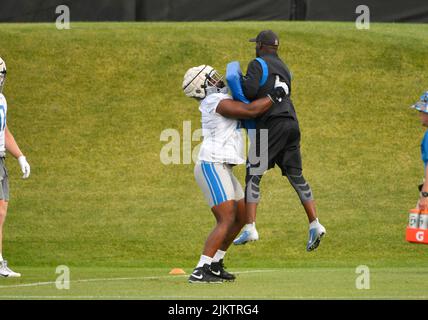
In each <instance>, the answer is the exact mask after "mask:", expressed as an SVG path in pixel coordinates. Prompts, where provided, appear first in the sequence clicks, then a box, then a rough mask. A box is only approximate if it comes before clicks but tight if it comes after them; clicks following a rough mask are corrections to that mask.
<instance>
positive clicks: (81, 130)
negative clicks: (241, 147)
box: [0, 22, 428, 299]
mask: <svg viewBox="0 0 428 320" xmlns="http://www.w3.org/2000/svg"><path fill="white" fill-rule="evenodd" d="M71 27H72V29H71V30H57V29H56V28H55V26H54V24H0V39H1V48H0V56H2V57H3V58H4V59H5V61H6V63H7V65H8V78H7V82H6V88H5V90H4V93H5V95H6V97H7V99H8V103H9V110H8V126H9V128H10V129H11V131H12V132H13V133H14V134H15V137H16V139H17V141H18V142H19V143H20V146H21V148H22V149H23V151H24V152H25V153H26V156H27V158H28V161H29V162H30V164H31V165H32V175H31V177H30V179H29V180H28V181H23V180H21V179H20V172H19V168H18V165H17V163H16V161H14V160H13V159H12V158H11V157H9V159H8V160H7V163H8V168H9V173H10V181H11V183H10V185H11V202H10V205H9V215H8V218H7V222H6V226H5V241H4V251H3V255H4V256H5V257H6V258H7V259H8V261H9V264H10V265H11V266H13V267H14V268H15V269H17V271H21V272H22V273H23V275H24V276H23V278H21V279H19V280H15V279H0V296H1V297H3V298H31V297H34V298H37V297H40V298H43V297H54V296H64V298H73V297H74V298H76V297H77V298H79V297H80V298H96V297H99V298H102V297H103V296H104V297H112V298H116V297H117V298H121V297H129V298H133V297H134V298H143V299H144V298H145V299H155V298H168V297H170V298H172V299H174V298H177V299H178V298H180V297H183V298H185V297H188V298H195V299H196V298H198V297H199V298H204V297H211V298H225V299H226V298H231V297H242V298H251V297H258V298H269V299H270V298H271V299H286V298H339V297H348V298H380V297H385V298H393V297H395V298H411V297H414V298H422V299H426V297H427V292H428V283H427V282H428V280H427V272H428V269H427V253H428V246H425V245H415V244H409V243H407V242H406V241H405V239H404V237H405V227H406V225H407V217H408V215H407V212H408V209H410V208H412V207H413V206H414V204H415V202H416V199H417V196H418V193H417V189H416V186H417V184H418V183H420V181H421V178H422V176H423V169H422V162H421V160H420V148H419V143H420V139H421V137H422V135H423V133H424V129H423V128H422V127H421V125H420V122H419V119H418V116H417V113H416V112H415V111H412V110H410V109H409V108H408V107H409V106H410V105H411V104H412V103H414V102H415V101H416V100H417V99H418V97H419V96H420V94H421V93H422V92H423V91H425V90H427V89H428V78H427V75H426V63H427V59H428V55H427V52H428V43H427V41H426V39H427V36H428V26H427V25H423V24H372V25H371V28H370V30H357V29H356V28H355V25H354V24H352V23H321V22H317V23H311V22H293V23H291V22H271V23H264V22H227V23H221V22H213V23H72V25H71ZM267 28H271V29H273V30H274V31H276V32H277V33H278V34H279V37H280V39H281V46H280V52H279V53H280V55H281V57H283V59H284V61H285V62H286V63H287V64H288V66H289V67H290V69H291V71H292V73H293V88H292V97H293V101H294V104H295V106H296V110H297V114H298V117H299V121H300V126H301V131H302V154H303V166H304V173H305V176H306V179H307V180H308V181H309V182H310V184H311V186H312V189H313V191H314V194H315V197H316V200H317V205H318V213H319V216H320V219H321V223H323V224H324V225H325V226H326V228H327V232H328V234H327V236H326V238H325V239H324V240H323V242H322V243H321V246H320V247H319V249H318V250H317V251H315V252H312V253H307V252H306V251H305V244H306V240H307V221H306V218H305V215H304V213H303V211H302V208H301V206H300V203H299V201H298V198H297V196H296V194H295V193H294V190H293V189H292V188H291V187H290V185H289V183H288V181H286V180H285V179H284V178H282V177H281V176H280V172H279V170H277V169H274V170H271V171H270V172H269V173H268V174H267V175H266V176H265V177H264V178H263V181H262V203H261V205H260V209H259V212H258V219H257V226H258V230H259V233H260V236H261V239H260V241H259V242H257V243H254V244H249V245H246V246H244V247H233V248H231V249H230V250H229V252H228V253H227V258H226V265H227V266H228V267H229V268H230V270H231V271H244V272H246V273H241V274H239V278H238V281H237V282H236V283H233V284H224V285H221V286H219V287H212V286H208V287H207V286H201V287H192V286H190V285H189V284H187V283H186V281H185V280H186V279H185V277H180V276H178V277H170V276H168V271H169V270H170V269H171V268H173V267H180V268H184V269H185V270H186V271H187V272H190V271H191V269H192V268H193V267H194V265H195V264H196V262H197V260H198V258H199V255H200V252H201V249H202V246H203V243H204V241H205V238H206V235H207V234H208V232H209V231H210V229H211V228H212V226H213V224H214V219H213V217H212V215H211V214H210V212H209V209H208V208H207V206H206V203H205V200H204V199H203V197H202V193H201V192H200V190H199V189H198V187H197V185H196V183H195V181H194V178H193V164H180V165H164V164H162V163H161V161H160V152H161V149H162V147H163V146H164V145H165V144H166V142H164V141H161V140H160V135H161V132H163V131H164V130H166V129H174V130H177V131H178V132H179V133H180V137H181V138H183V133H182V130H183V126H184V124H183V121H190V122H191V127H192V130H195V129H198V128H200V115H199V112H198V109H197V104H196V102H194V101H192V100H190V99H188V98H186V97H185V96H184V94H183V93H182V91H181V83H182V79H183V75H184V73H185V71H186V70H187V68H189V67H192V66H196V65H200V64H210V65H212V66H214V67H215V68H217V69H218V70H219V71H220V72H221V73H224V72H225V66H226V64H227V63H228V62H230V61H232V60H239V61H240V62H241V66H242V67H243V69H244V70H245V69H246V65H247V63H248V62H249V61H250V60H251V59H252V58H253V56H254V47H253V44H250V43H248V39H249V38H251V37H254V36H255V35H256V34H257V33H258V32H259V31H260V30H262V29H267ZM198 143H199V142H197V141H195V142H193V145H192V146H193V147H196V146H197V144H198ZM181 151H182V150H181ZM181 159H182V160H183V157H181ZM235 170H236V174H237V176H238V177H239V178H240V180H241V181H242V182H243V179H244V168H243V167H239V168H236V169H235ZM58 265H67V266H69V267H70V268H71V270H72V273H71V277H72V278H71V279H72V283H71V289H70V290H68V291H67V290H57V289H55V286H54V284H52V281H55V278H56V276H57V275H56V274H55V268H56V266H58ZM359 265H367V266H369V267H370V270H371V272H372V273H371V289H370V290H357V289H356V288H355V279H356V277H357V274H355V268H356V267H357V266H359ZM260 270H261V271H263V272H259V271H260ZM146 277H149V278H146ZM153 277H154V278H153ZM111 278H132V279H129V280H127V279H122V280H120V279H118V280H102V279H111ZM85 279H95V280H91V281H83V280H85ZM97 279H101V280H97ZM80 280H82V281H80ZM73 281H75V282H73ZM38 282H48V284H45V285H33V284H34V283H38ZM26 284H29V285H28V286H22V285H26Z"/></svg>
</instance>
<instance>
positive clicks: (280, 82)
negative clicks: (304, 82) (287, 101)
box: [274, 75, 290, 102]
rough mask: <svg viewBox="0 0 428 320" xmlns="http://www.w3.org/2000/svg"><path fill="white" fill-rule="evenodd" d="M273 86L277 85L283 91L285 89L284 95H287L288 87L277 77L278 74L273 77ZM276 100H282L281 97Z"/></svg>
mask: <svg viewBox="0 0 428 320" xmlns="http://www.w3.org/2000/svg"><path fill="white" fill-rule="evenodd" d="M274 87H275V88H278V87H281V88H283V89H284V91H285V95H286V96H288V95H289V94H290V89H289V88H288V86H287V84H286V83H285V82H283V81H281V80H280V79H279V76H278V75H277V76H276V78H275V85H274ZM278 100H279V102H281V101H282V99H278Z"/></svg>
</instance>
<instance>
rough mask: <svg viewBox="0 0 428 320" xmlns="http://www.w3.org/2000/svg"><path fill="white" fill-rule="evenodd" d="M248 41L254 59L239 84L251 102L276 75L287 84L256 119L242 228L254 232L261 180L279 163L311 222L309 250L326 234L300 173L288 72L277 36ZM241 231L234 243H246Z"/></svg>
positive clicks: (266, 89) (266, 34) (261, 35)
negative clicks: (284, 94) (285, 91)
mask: <svg viewBox="0 0 428 320" xmlns="http://www.w3.org/2000/svg"><path fill="white" fill-rule="evenodd" d="M250 41H251V42H255V43H256V56H257V58H256V59H254V60H252V61H251V62H250V63H249V65H248V68H247V74H246V76H245V77H243V79H242V83H241V84H242V89H243V91H244V94H245V96H246V97H247V99H249V100H250V101H253V100H255V99H258V98H260V97H264V96H266V94H267V93H268V92H269V91H270V90H271V89H272V88H273V87H274V84H275V78H276V76H277V75H278V76H279V77H280V79H281V81H284V82H286V83H287V86H288V89H289V90H288V96H287V97H286V98H284V99H283V100H282V101H281V102H280V103H276V104H274V105H273V106H272V107H271V109H269V111H267V112H266V113H265V114H263V115H262V116H261V117H260V118H258V119H256V122H255V128H256V143H251V147H250V152H249V157H248V164H247V175H246V191H245V196H246V207H247V218H248V221H247V226H246V228H245V229H244V230H246V231H248V232H247V235H248V234H249V233H251V227H253V228H254V231H255V218H256V209H257V204H258V202H259V201H260V180H261V178H262V176H263V174H264V172H265V171H266V170H268V169H271V168H273V167H274V166H275V165H278V166H279V167H280V168H281V171H282V175H283V176H286V177H287V178H288V180H289V181H290V183H291V184H292V186H293V187H294V189H295V190H296V192H297V194H298V195H299V198H300V200H301V202H302V204H303V207H304V208H305V211H306V214H307V216H308V219H309V223H310V227H309V241H308V244H307V248H306V249H307V250H308V251H312V250H314V249H316V248H317V247H318V245H319V242H320V240H321V238H322V236H323V235H324V234H325V228H324V227H323V226H322V225H321V224H320V223H319V221H318V219H317V214H316V210H315V202H314V199H313V195H312V190H311V188H310V186H309V184H308V183H307V182H306V180H305V178H304V177H303V174H302V160H301V155H300V129H299V123H298V121H297V115H296V111H295V109H294V106H293V102H292V101H291V73H290V71H289V69H288V67H287V66H286V65H285V63H284V62H283V61H282V60H281V59H280V58H279V56H278V53H277V51H278V47H279V38H278V36H277V35H276V34H275V33H274V32H273V31H271V30H265V31H262V32H260V33H259V34H258V36H257V38H255V39H251V40H250ZM263 129H267V130H263ZM255 232H256V233H257V231H255ZM244 233H245V231H244ZM244 233H243V234H241V236H240V237H238V238H237V239H236V240H235V244H243V243H245V242H246V241H245V234H244ZM240 238H241V239H240ZM257 238H258V236H257ZM239 240H241V241H239ZM250 240H257V239H250ZM240 242H241V243H240Z"/></svg>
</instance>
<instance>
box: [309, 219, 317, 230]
mask: <svg viewBox="0 0 428 320" xmlns="http://www.w3.org/2000/svg"><path fill="white" fill-rule="evenodd" d="M319 224H320V222H319V221H318V218H316V219H315V220H314V221H312V222H311V223H310V224H309V229H313V228H316V227H318V225H319Z"/></svg>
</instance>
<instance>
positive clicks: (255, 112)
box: [216, 97, 273, 119]
mask: <svg viewBox="0 0 428 320" xmlns="http://www.w3.org/2000/svg"><path fill="white" fill-rule="evenodd" d="M272 104H273V102H272V100H271V99H270V98H269V97H265V98H261V99H257V100H255V101H253V102H251V103H250V104H246V103H243V102H241V101H236V100H232V99H225V100H221V101H220V103H219V104H218V106H217V110H216V111H217V113H220V114H221V115H222V116H224V117H228V118H239V119H251V118H257V117H259V116H261V115H262V114H263V113H265V112H266V111H267V110H268V109H269V108H270V107H271V106H272Z"/></svg>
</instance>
